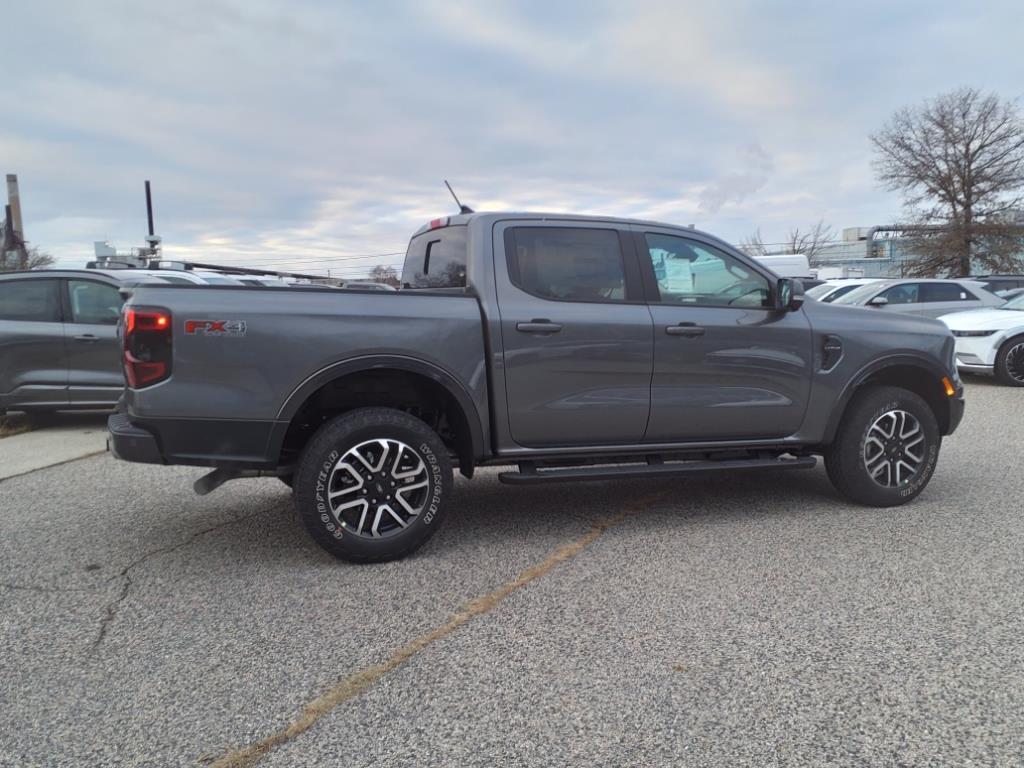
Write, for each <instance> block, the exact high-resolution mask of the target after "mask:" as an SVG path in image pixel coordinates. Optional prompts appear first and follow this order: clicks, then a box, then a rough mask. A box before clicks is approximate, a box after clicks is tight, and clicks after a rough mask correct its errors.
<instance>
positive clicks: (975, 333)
mask: <svg viewBox="0 0 1024 768" xmlns="http://www.w3.org/2000/svg"><path fill="white" fill-rule="evenodd" d="M993 333H995V331H953V335H954V336H956V337H957V338H959V339H965V338H967V339H969V338H973V337H975V336H991V335H992V334H993Z"/></svg>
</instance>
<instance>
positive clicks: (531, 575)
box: [213, 494, 665, 768]
mask: <svg viewBox="0 0 1024 768" xmlns="http://www.w3.org/2000/svg"><path fill="white" fill-rule="evenodd" d="M664 496H665V494H658V495H657V496H652V497H650V498H646V499H640V500H639V501H637V502H636V503H635V504H634V505H631V506H630V507H629V508H628V509H627V510H626V511H625V512H622V513H620V514H618V515H615V516H614V517H611V518H608V519H606V520H602V521H599V522H597V523H595V524H594V526H593V527H592V528H591V529H590V530H589V531H587V533H585V534H584V535H583V536H581V537H580V538H578V539H576V540H575V541H573V542H570V543H568V544H565V545H563V546H561V547H559V548H558V549H556V550H555V551H554V552H552V553H551V554H550V555H549V556H548V557H547V558H546V559H545V560H544V561H542V562H540V563H538V564H537V565H535V566H533V567H532V568H528V569H527V570H525V571H523V572H522V573H521V574H519V575H518V576H517V577H516V578H514V579H513V580H512V581H509V582H507V583H506V584H504V585H502V586H500V587H498V588H497V589H496V590H494V591H493V592H490V593H488V594H486V595H484V596H483V597H478V598H477V599H476V600H473V601H471V602H470V603H468V604H467V605H466V606H465V607H464V608H463V609H462V610H461V611H459V612H457V613H454V614H452V615H451V616H450V617H449V618H448V621H446V622H445V623H444V624H442V625H441V626H439V627H437V628H436V629H433V630H431V631H430V632H427V633H426V634H425V635H420V636H419V637H417V638H416V639H415V640H411V641H410V642H408V643H407V644H406V645H405V646H403V647H402V648H400V649H399V650H398V651H396V652H395V653H394V654H392V656H391V657H390V658H388V659H387V660H386V661H385V662H384V663H382V664H377V665H375V666H372V667H368V668H367V669H364V670H362V671H361V672H356V673H355V674H354V675H351V676H350V677H346V678H345V679H344V680H341V681H340V682H338V684H337V685H335V686H334V687H333V688H331V689H330V690H328V691H327V692H326V693H323V694H321V695H320V696H318V697H317V698H315V699H313V701H311V702H310V703H309V704H307V705H306V706H305V708H304V709H303V710H302V712H301V713H299V716H298V717H297V718H296V719H295V721H294V722H292V723H291V724H290V725H288V727H286V728H282V729H281V730H279V731H277V732H276V733H273V734H271V735H270V736H267V737H266V738H263V739H260V740H259V741H256V742H253V743H252V744H249V745H248V746H246V747H242V748H240V749H236V750H232V751H231V752H228V753H226V754H224V755H222V756H221V757H219V758H217V759H216V760H214V761H213V768H245V767H246V766H250V765H253V764H254V763H256V761H258V760H259V759H260V758H261V757H263V755H265V754H267V752H269V751H270V750H271V749H273V748H274V747H276V746H278V745H279V744H284V743H285V742H288V741H291V740H292V739H294V738H295V737H296V736H299V735H301V734H303V733H305V732H306V731H308V730H309V729H310V728H312V727H313V725H314V724H316V722H317V721H318V720H319V719H320V718H322V717H323V716H324V715H326V714H327V713H328V712H330V711H331V710H333V709H334V708H335V707H337V706H338V705H339V704H342V703H344V702H346V701H348V700H349V699H352V698H355V697H356V696H358V695H359V694H361V693H362V692H363V691H365V690H366V689H367V688H369V687H370V686H371V685H373V684H374V683H375V682H377V681H378V680H380V679H381V678H382V677H384V675H386V674H388V673H389V672H392V671H394V670H395V669H397V668H398V667H400V666H401V665H402V664H404V663H405V662H407V661H408V660H409V659H411V658H412V657H413V656H415V655H416V654H417V653H419V652H420V651H422V650H423V649H425V648H426V647H427V646H429V645H431V644H433V643H435V642H437V641H438V640H441V639H443V638H445V637H447V636H448V635H450V634H451V633H452V632H454V631H455V630H456V629H458V628H459V627H461V626H462V625H463V624H465V623H466V622H468V621H470V620H471V619H473V618H475V617H477V616H481V615H483V614H485V613H488V612H490V611H492V610H494V609H495V608H496V607H497V606H498V605H499V604H500V603H501V602H502V601H504V600H505V598H507V597H508V596H509V595H511V594H512V593H513V592H517V591H518V590H520V589H522V588H523V587H525V586H527V585H529V584H530V583H531V582H533V581H536V580H537V579H539V578H541V577H542V576H544V575H545V574H547V573H549V572H550V571H551V570H553V569H554V568H555V566H557V565H559V564H560V563H564V562H565V561H566V560H570V559H571V558H573V557H575V556H576V555H578V554H579V553H580V552H582V551H583V550H584V549H586V548H587V547H588V546H589V545H590V544H592V543H593V542H594V541H595V540H597V539H598V538H599V537H600V536H601V535H602V534H603V533H604V532H605V531H607V530H608V529H609V528H612V527H614V526H616V525H619V524H620V523H622V522H623V521H625V520H626V519H627V518H629V517H632V516H634V515H638V514H639V513H640V512H642V511H643V509H644V508H645V507H646V506H647V505H649V504H652V503H654V502H656V501H658V500H660V499H662V498H664Z"/></svg>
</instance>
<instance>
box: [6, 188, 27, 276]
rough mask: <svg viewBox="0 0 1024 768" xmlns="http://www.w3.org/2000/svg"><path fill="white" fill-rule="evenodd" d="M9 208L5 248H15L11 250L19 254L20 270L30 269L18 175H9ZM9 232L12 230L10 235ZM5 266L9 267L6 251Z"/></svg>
mask: <svg viewBox="0 0 1024 768" xmlns="http://www.w3.org/2000/svg"><path fill="white" fill-rule="evenodd" d="M7 208H8V209H9V210H10V213H9V215H7V217H6V221H5V232H4V248H5V249H6V248H7V247H8V246H9V245H10V246H13V247H12V248H11V250H14V251H15V252H16V253H17V254H18V269H28V250H27V249H26V248H25V228H24V226H23V225H22V223H21V195H20V194H18V174H16V173H8V174H7ZM5 213H6V211H5ZM7 230H10V234H8V232H7ZM3 264H4V266H6V265H7V253H6V251H5V252H4V254H3Z"/></svg>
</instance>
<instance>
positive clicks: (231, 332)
mask: <svg viewBox="0 0 1024 768" xmlns="http://www.w3.org/2000/svg"><path fill="white" fill-rule="evenodd" d="M185 335H186V336H245V320H186V321H185Z"/></svg>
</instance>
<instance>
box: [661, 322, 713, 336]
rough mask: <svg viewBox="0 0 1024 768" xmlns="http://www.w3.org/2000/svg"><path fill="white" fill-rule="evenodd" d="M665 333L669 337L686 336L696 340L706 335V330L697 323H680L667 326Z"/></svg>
mask: <svg viewBox="0 0 1024 768" xmlns="http://www.w3.org/2000/svg"><path fill="white" fill-rule="evenodd" d="M665 333H667V334H668V335H669V336H685V337H686V338H688V339H695V338H697V337H698V336H703V335H704V329H703V328H701V327H700V326H699V325H697V324H696V323H680V324H679V325H669V326H666V327H665Z"/></svg>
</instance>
